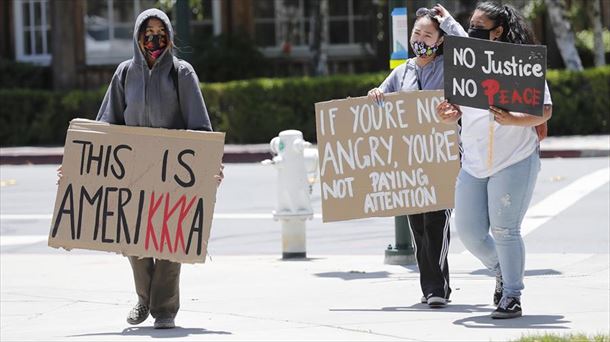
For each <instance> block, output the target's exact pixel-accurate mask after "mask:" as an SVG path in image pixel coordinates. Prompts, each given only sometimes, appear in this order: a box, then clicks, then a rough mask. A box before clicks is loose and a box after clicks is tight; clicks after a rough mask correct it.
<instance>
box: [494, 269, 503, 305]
mask: <svg viewBox="0 0 610 342" xmlns="http://www.w3.org/2000/svg"><path fill="white" fill-rule="evenodd" d="M502 291H504V282H503V281H502V275H497V276H496V288H495V289H494V305H495V306H498V304H500V299H502Z"/></svg>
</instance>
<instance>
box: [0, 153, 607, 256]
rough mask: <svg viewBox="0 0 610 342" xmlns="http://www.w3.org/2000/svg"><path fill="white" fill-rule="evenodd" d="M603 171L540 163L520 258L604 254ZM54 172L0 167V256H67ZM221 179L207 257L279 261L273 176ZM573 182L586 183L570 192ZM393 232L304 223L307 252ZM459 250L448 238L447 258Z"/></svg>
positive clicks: (373, 224)
mask: <svg viewBox="0 0 610 342" xmlns="http://www.w3.org/2000/svg"><path fill="white" fill-rule="evenodd" d="M608 166H609V159H608V158H577V159H561V158H554V159H543V160H542V169H541V171H540V173H539V175H538V181H537V184H536V189H535V192H534V196H533V199H532V204H531V206H530V210H532V209H533V208H536V205H537V204H544V205H542V206H544V207H546V208H550V209H547V211H550V212H548V213H544V215H546V216H545V217H546V218H545V219H544V220H542V222H538V221H540V220H538V221H537V219H538V218H537V217H536V215H537V214H536V212H531V213H528V216H526V222H524V226H528V224H529V225H530V226H533V227H534V229H526V228H527V227H526V228H524V230H525V232H524V233H525V235H526V237H525V243H526V246H527V250H528V253H608V241H609V229H608V227H609V226H610V218H609V212H608V207H609V184H608V182H607V181H606V182H605V183H604V182H603V176H602V181H601V182H602V183H600V182H599V180H598V181H597V183H596V182H593V183H592V184H588V183H587V182H586V181H587V177H589V178H591V175H592V174H594V173H595V172H596V171H599V170H603V169H605V168H608ZM56 168H57V167H56V166H54V165H20V166H11V165H3V166H1V167H0V175H1V180H2V188H1V194H0V225H1V227H0V241H1V245H2V246H1V251H2V253H43V254H44V253H68V252H66V251H63V250H56V249H52V248H49V247H47V245H46V235H47V234H48V231H49V227H50V221H51V213H52V210H53V204H54V201H55V192H56V185H55V181H56V172H55V170H56ZM598 173H599V172H598ZM225 175H226V178H225V181H224V182H223V184H222V185H221V187H220V189H219V191H218V195H217V203H216V209H215V218H214V223H213V226H212V232H211V237H210V242H209V254H210V255H211V256H212V257H213V256H214V255H248V254H254V255H274V254H275V255H281V229H280V223H279V222H276V221H273V220H272V218H271V211H272V210H273V209H274V206H275V202H276V198H277V196H276V191H277V187H276V177H277V174H276V170H275V169H274V168H273V167H270V166H263V165H260V164H258V163H256V164H228V165H227V166H226V169H225ZM597 178H599V177H597ZM579 180H580V181H581V183H582V182H583V181H584V182H585V183H586V184H585V185H581V186H580V187H577V188H576V189H570V185H571V184H574V183H575V182H577V181H579ZM572 187H574V186H572ZM562 190H563V192H562ZM557 193H559V196H558V195H557ZM544 201H546V202H544ZM543 202H544V203H543ZM572 202H573V203H572ZM312 203H313V208H314V211H315V212H316V213H317V214H320V212H321V209H320V208H321V204H320V187H319V183H316V184H314V186H313V194H312ZM534 211H535V210H534ZM540 215H541V214H538V216H540ZM393 226H394V220H393V219H392V218H371V219H361V220H351V221H344V222H336V223H322V220H321V218H320V216H319V215H317V216H316V217H315V218H314V219H313V220H310V221H308V222H307V253H308V256H315V255H317V254H324V255H343V254H348V255H351V254H361V255H374V254H379V255H383V250H384V249H385V248H386V247H387V246H388V244H391V243H393V242H394V228H393ZM530 228H531V227H530ZM463 250H464V248H463V246H462V244H461V243H460V240H459V238H458V237H457V234H456V232H455V231H453V232H452V240H451V250H450V252H451V253H460V252H462V251H463ZM69 253H100V252H91V251H84V250H73V251H71V252H69Z"/></svg>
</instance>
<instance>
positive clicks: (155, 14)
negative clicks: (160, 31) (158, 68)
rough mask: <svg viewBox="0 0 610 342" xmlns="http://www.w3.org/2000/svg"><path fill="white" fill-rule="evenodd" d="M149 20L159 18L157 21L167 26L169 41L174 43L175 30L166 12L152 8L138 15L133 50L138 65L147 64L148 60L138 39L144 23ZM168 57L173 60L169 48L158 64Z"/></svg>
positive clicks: (134, 29) (134, 30)
mask: <svg viewBox="0 0 610 342" xmlns="http://www.w3.org/2000/svg"><path fill="white" fill-rule="evenodd" d="M149 18H157V19H159V20H161V21H162V22H163V23H164V24H165V29H166V34H167V40H168V41H172V42H173V41H174V29H173V27H172V23H171V21H170V20H169V17H168V16H167V14H165V12H163V11H161V10H159V9H156V8H151V9H147V10H145V11H144V12H142V13H140V15H138V17H137V18H136V22H135V25H134V28H133V49H134V55H133V58H134V61H135V62H136V63H137V64H141V63H146V59H145V58H144V53H143V51H142V50H141V49H140V45H139V44H138V38H139V37H138V35H139V33H140V27H142V25H143V24H144V22H145V21H146V20H147V19H149ZM168 56H169V59H172V51H171V48H170V47H169V46H168V47H167V48H166V49H165V51H164V52H163V54H162V55H161V56H160V58H159V59H158V60H157V62H158V63H160V62H161V61H162V60H164V59H167V58H168Z"/></svg>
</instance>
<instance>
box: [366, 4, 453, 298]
mask: <svg viewBox="0 0 610 342" xmlns="http://www.w3.org/2000/svg"><path fill="white" fill-rule="evenodd" d="M437 15H438V13H436V11H435V10H431V9H428V8H420V9H418V10H417V12H416V13H415V23H414V24H413V30H412V33H411V37H410V43H411V47H412V49H413V52H414V53H415V56H416V57H415V58H411V59H408V60H407V61H406V62H405V63H403V64H401V65H399V66H398V67H397V68H395V69H394V70H393V71H392V72H391V73H390V75H389V76H388V77H387V78H386V79H385V80H384V81H383V83H381V85H380V86H379V87H378V88H373V89H371V90H370V91H369V93H368V96H369V97H370V98H371V99H372V100H373V101H375V102H376V103H378V104H379V105H383V99H384V94H387V93H393V92H398V91H414V90H438V89H443V80H444V77H443V71H444V68H443V40H444V36H445V31H443V29H442V28H441V27H440V24H439V22H438V20H437V19H436V16H437ZM450 217H451V208H446V209H443V210H438V211H431V212H426V213H421V214H414V215H408V220H409V226H410V227H411V231H412V233H413V240H414V242H415V245H414V246H415V256H416V259H417V265H418V267H419V274H420V276H419V281H420V286H421V290H422V297H421V299H420V301H421V303H426V304H428V305H429V306H431V307H443V306H445V305H446V304H447V303H448V302H449V296H450V295H451V287H450V286H449V263H448V262H447V253H448V252H449V222H450Z"/></svg>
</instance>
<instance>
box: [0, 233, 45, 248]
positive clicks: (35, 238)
mask: <svg viewBox="0 0 610 342" xmlns="http://www.w3.org/2000/svg"><path fill="white" fill-rule="evenodd" d="M48 239H49V236H48V235H2V236H0V247H10V246H19V245H32V244H35V243H39V242H43V241H47V240H48Z"/></svg>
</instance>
